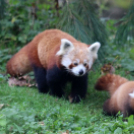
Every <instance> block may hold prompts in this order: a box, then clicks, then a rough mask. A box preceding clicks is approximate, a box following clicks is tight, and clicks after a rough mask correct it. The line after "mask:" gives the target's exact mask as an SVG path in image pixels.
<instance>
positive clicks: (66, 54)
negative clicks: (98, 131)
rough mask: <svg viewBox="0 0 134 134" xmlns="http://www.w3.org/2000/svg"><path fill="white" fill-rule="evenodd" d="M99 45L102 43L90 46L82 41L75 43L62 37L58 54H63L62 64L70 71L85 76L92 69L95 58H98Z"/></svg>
mask: <svg viewBox="0 0 134 134" xmlns="http://www.w3.org/2000/svg"><path fill="white" fill-rule="evenodd" d="M99 47H100V43H98V42H96V43H94V44H92V45H91V46H89V47H88V46H86V45H83V44H82V43H80V42H78V44H73V43H71V42H70V41H69V40H67V39H62V40H61V47H60V50H59V51H58V52H57V55H62V59H61V65H62V66H64V67H65V68H66V69H67V71H68V72H70V73H71V74H73V75H75V76H83V75H84V74H86V73H87V72H88V71H89V70H90V69H91V67H92V64H93V62H94V60H95V59H96V58H97V52H98V49H99ZM96 49H97V50H96Z"/></svg>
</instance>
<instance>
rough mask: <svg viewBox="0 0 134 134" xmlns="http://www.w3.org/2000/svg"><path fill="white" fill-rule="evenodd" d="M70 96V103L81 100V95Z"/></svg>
mask: <svg viewBox="0 0 134 134" xmlns="http://www.w3.org/2000/svg"><path fill="white" fill-rule="evenodd" d="M68 98H69V102H70V103H79V102H80V101H81V98H80V96H79V95H69V96H68Z"/></svg>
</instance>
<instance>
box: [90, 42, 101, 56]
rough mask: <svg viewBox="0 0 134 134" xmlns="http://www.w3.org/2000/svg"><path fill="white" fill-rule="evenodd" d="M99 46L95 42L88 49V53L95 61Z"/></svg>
mask: <svg viewBox="0 0 134 134" xmlns="http://www.w3.org/2000/svg"><path fill="white" fill-rule="evenodd" d="M100 46H101V44H100V43H99V42H95V43H93V44H91V45H90V46H89V47H88V50H89V53H90V54H91V55H92V56H93V57H94V58H95V59H97V57H98V55H97V53H98V50H99V48H100Z"/></svg>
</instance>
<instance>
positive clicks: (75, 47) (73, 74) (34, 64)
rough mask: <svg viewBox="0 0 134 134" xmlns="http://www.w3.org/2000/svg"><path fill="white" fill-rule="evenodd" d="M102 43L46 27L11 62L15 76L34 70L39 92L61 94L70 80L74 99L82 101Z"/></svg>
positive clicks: (11, 69) (11, 73)
mask: <svg viewBox="0 0 134 134" xmlns="http://www.w3.org/2000/svg"><path fill="white" fill-rule="evenodd" d="M99 48H100V43H99V42H96V43H94V44H92V45H90V46H89V45H86V44H85V43H82V42H80V41H77V40H76V39H75V38H73V37H72V36H71V35H69V34H67V33H65V32H62V31H60V30H57V29H51V30H46V31H44V32H42V33H40V34H38V35H37V36H35V38H34V39H33V40H32V41H31V42H30V43H29V44H27V45H26V46H24V47H23V48H22V49H21V50H20V51H19V52H18V53H16V54H15V55H14V56H13V57H12V58H11V59H10V60H9V61H8V63H7V66H6V67H7V73H9V74H10V75H11V76H19V75H24V74H26V73H27V72H29V71H31V70H32V69H33V70H34V73H35V78H36V81H37V85H38V89H39V92H42V93H47V92H48V91H49V88H50V89H51V94H53V95H56V96H58V97H61V96H62V95H63V88H64V86H65V84H66V83H67V82H68V81H70V82H71V84H72V90H71V95H70V97H71V98H73V99H72V102H79V101H80V98H84V97H85V95H86V91H87V79H88V78H87V73H88V71H89V70H90V69H91V67H92V64H93V62H94V60H95V59H96V58H97V52H98V50H99Z"/></svg>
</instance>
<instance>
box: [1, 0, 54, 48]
mask: <svg viewBox="0 0 134 134" xmlns="http://www.w3.org/2000/svg"><path fill="white" fill-rule="evenodd" d="M53 5H54V4H53ZM53 5H52V6H50V5H49V4H38V5H37V3H36V2H35V1H34V0H29V1H18V0H10V1H9V4H8V8H7V10H6V16H5V18H4V19H3V20H2V21H0V24H1V25H2V30H1V31H2V32H1V33H0V38H1V39H3V40H1V41H0V44H1V45H3V46H6V47H7V46H13V45H14V46H18V45H22V44H23V45H24V44H26V43H27V42H29V41H31V40H32V39H33V37H34V36H35V35H37V34H38V33H39V32H41V31H43V30H45V29H48V28H53V27H55V26H54V22H55V20H56V19H57V17H56V15H55V12H56V11H55V9H54V8H53ZM33 10H35V12H34V13H33ZM49 22H51V25H50V24H49Z"/></svg>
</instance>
